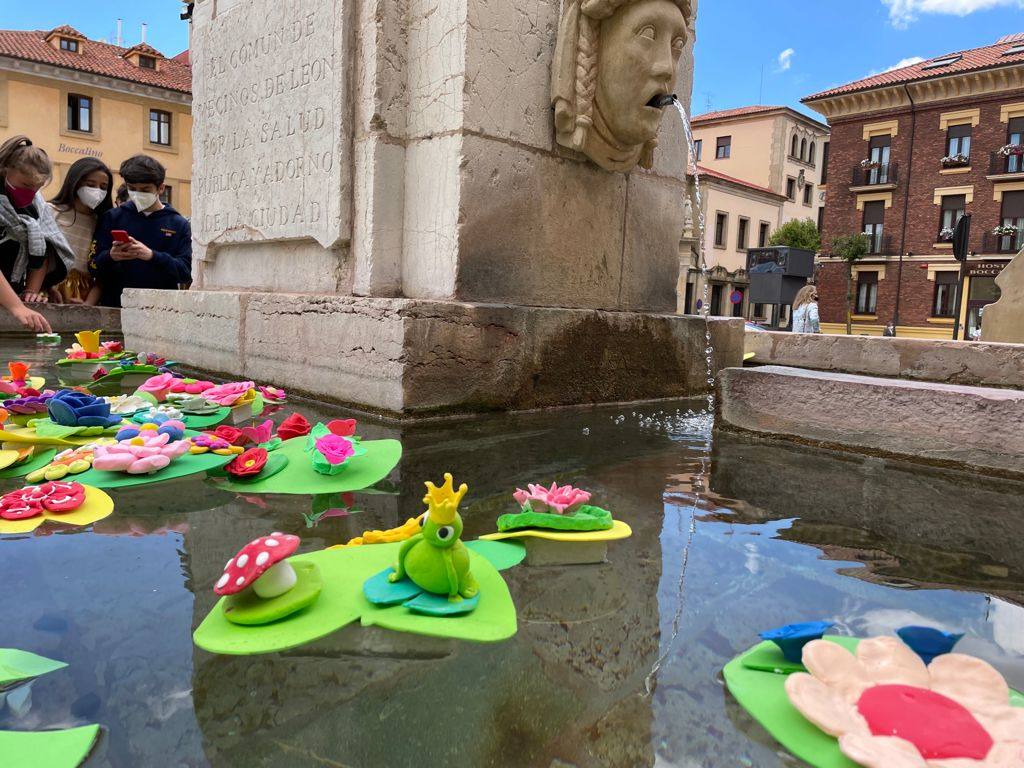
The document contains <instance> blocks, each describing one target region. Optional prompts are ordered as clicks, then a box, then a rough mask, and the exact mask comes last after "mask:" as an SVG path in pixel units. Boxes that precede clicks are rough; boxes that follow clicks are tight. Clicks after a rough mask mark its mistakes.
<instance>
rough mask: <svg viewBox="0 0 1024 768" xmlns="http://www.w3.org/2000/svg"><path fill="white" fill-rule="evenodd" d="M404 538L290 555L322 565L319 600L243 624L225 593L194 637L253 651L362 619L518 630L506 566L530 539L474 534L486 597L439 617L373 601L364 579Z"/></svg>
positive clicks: (388, 560) (432, 629)
mask: <svg viewBox="0 0 1024 768" xmlns="http://www.w3.org/2000/svg"><path fill="white" fill-rule="evenodd" d="M401 546H402V544H400V543H394V544H379V545H376V546H372V547H344V548H340V549H329V550H320V551H318V552H309V553H306V554H303V555H294V556H293V557H291V558H290V559H289V561H288V562H289V563H291V565H292V566H293V567H294V568H296V569H297V568H298V566H299V564H300V563H311V564H314V565H316V566H317V567H318V568H319V570H320V573H321V577H322V581H323V588H322V591H321V593H320V597H319V598H318V599H317V601H316V602H315V603H314V604H313V605H311V606H309V607H308V608H307V609H305V610H302V611H298V612H296V613H294V614H292V615H290V616H289V617H288V618H287V619H286V620H284V621H275V622H273V623H270V624H264V625H259V626H239V625H237V624H234V623H232V622H231V621H229V620H228V618H227V617H226V616H225V614H224V607H223V606H224V603H225V601H226V598H224V599H222V600H221V602H220V603H219V604H218V605H216V606H214V607H213V609H212V610H211V611H210V613H209V614H208V615H207V616H206V618H205V619H204V620H203V621H202V623H201V624H200V625H199V627H198V628H197V629H196V631H195V633H194V634H193V639H194V640H195V643H196V645H197V646H199V647H200V648H203V649H205V650H207V651H210V652H212V653H224V654H234V655H253V654H260V653H274V652H277V651H283V650H287V649H289V648H295V647H298V646H301V645H305V644H307V643H311V642H313V641H315V640H317V639H319V638H322V637H325V636H326V635H329V634H331V633H332V632H335V631H337V630H339V629H341V628H342V627H344V626H346V625H348V624H351V623H353V622H356V621H358V622H360V623H361V624H362V626H364V627H370V626H377V627H381V628H383V629H389V630H393V631H396V632H410V633H414V634H420V635H427V636H431V637H441V638H451V639H456V640H465V641H469V642H478V643H492V642H499V641H501V640H506V639H508V638H509V637H512V636H513V635H515V633H516V609H515V605H514V604H513V603H512V598H511V596H510V595H509V592H508V586H507V585H506V584H505V580H504V579H503V578H502V577H501V574H500V573H498V569H499V568H508V567H511V566H512V565H514V564H515V563H516V562H518V559H517V553H520V554H518V558H519V559H521V550H522V547H519V546H517V545H512V544H484V543H483V542H476V541H471V542H467V544H466V546H467V548H468V549H469V557H470V568H471V570H472V572H473V574H475V575H476V578H477V581H478V582H479V586H480V591H481V595H482V597H481V599H480V602H479V604H478V606H477V608H476V610H474V611H473V612H472V613H469V614H464V615H461V616H444V617H435V616H427V615H423V614H418V613H414V612H412V611H410V610H409V609H408V608H406V607H404V606H402V605H396V606H390V607H389V606H377V605H373V604H372V603H370V602H368V601H367V600H366V598H365V597H364V596H363V591H362V584H363V582H364V581H365V580H366V579H368V578H370V577H372V576H373V574H376V573H379V572H380V571H381V570H382V569H384V568H386V567H387V566H388V565H389V564H392V563H394V562H395V561H396V559H397V557H398V553H399V550H400V548H401ZM492 558H493V561H492ZM236 578H237V577H236ZM442 600H444V602H447V600H446V599H444V598H442Z"/></svg>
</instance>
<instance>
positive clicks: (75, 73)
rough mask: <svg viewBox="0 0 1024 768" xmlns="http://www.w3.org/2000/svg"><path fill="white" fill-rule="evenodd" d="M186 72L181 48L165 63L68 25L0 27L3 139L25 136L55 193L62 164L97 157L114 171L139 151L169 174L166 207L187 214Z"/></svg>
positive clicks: (139, 48) (150, 51)
mask: <svg viewBox="0 0 1024 768" xmlns="http://www.w3.org/2000/svg"><path fill="white" fill-rule="evenodd" d="M191 90H192V71H191V67H190V66H189V60H188V52H187V51H186V52H184V53H182V54H179V55H178V56H175V57H173V58H166V57H165V56H164V55H163V54H161V53H160V52H159V51H157V50H156V49H155V48H153V47H151V46H149V45H147V44H145V43H140V44H138V45H135V46H132V47H129V48H124V47H120V46H116V45H110V44H108V43H103V42H99V41H96V40H90V39H88V38H86V37H85V36H83V35H82V34H81V33H79V32H78V31H77V30H75V29H73V28H72V27H68V26H61V27H57V28H56V29H52V30H49V31H24V30H0V141H2V140H4V139H6V138H8V137H10V136H13V135H17V134H25V135H26V136H29V137H30V138H31V139H32V141H33V142H34V143H35V144H37V145H39V146H40V147H42V148H43V149H45V150H46V151H47V153H48V154H49V155H50V158H51V159H52V160H53V163H54V180H53V182H52V183H51V184H50V186H49V187H48V188H47V189H46V190H44V192H43V194H44V195H45V196H46V197H50V196H52V195H53V194H54V193H56V191H57V189H58V187H59V186H60V183H61V181H62V180H63V178H64V175H65V173H66V172H67V169H68V167H69V166H70V165H71V164H72V163H73V162H75V160H78V159H79V158H82V157H96V158H99V159H100V160H102V161H103V162H105V163H106V164H107V165H108V166H109V167H110V169H111V170H112V171H113V172H114V178H115V184H120V183H121V180H120V178H119V177H118V175H117V169H118V166H120V164H121V162H122V161H123V160H125V159H126V158H128V157H130V156H132V155H135V154H139V153H144V154H147V155H151V156H152V157H154V158H156V159H157V160H159V161H160V163H161V164H163V165H164V166H165V167H166V168H167V187H168V192H167V195H166V199H165V202H167V203H170V204H171V205H172V206H174V208H176V209H177V210H178V211H179V212H180V213H181V214H182V215H183V216H186V217H187V216H189V215H190V212H191V178H192V93H191Z"/></svg>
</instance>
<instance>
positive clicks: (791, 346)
mask: <svg viewBox="0 0 1024 768" xmlns="http://www.w3.org/2000/svg"><path fill="white" fill-rule="evenodd" d="M746 350H747V351H748V352H753V353H754V354H755V357H754V362H755V363H757V364H765V365H788V366H792V367H794V368H813V369H817V370H824V371H836V372H841V373H857V374H866V375H869V376H890V377H894V378H900V379H913V380H917V381H937V382H943V383H946V384H964V385H968V386H985V387H1013V388H1017V389H1024V344H986V343H980V342H965V341H940V340H936V339H905V338H884V337H880V336H838V335H836V336H831V335H827V334H804V333H777V332H766V333H761V332H753V333H747V334H746Z"/></svg>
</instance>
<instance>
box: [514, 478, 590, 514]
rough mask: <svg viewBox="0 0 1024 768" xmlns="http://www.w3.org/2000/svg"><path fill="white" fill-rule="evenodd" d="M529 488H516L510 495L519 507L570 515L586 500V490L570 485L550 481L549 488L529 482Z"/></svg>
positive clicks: (587, 497) (587, 496) (587, 499)
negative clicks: (527, 489)
mask: <svg viewBox="0 0 1024 768" xmlns="http://www.w3.org/2000/svg"><path fill="white" fill-rule="evenodd" d="M527 487H528V488H529V489H530V490H529V491H524V490H522V489H521V488H517V489H516V492H515V493H513V494H512V497H513V498H514V499H515V500H516V501H517V502H518V503H519V505H520V506H521V507H524V508H525V507H529V508H530V510H531V511H533V512H550V513H551V514H555V515H571V514H573V513H574V512H576V511H577V510H579V508H580V507H582V506H583V505H584V504H586V503H587V502H588V501H590V493H589V492H588V491H583V490H580V489H579V488H573V487H572V486H571V485H563V486H559V485H558V483H552V484H551V487H550V488H545V487H544V486H543V485H534V484H533V483H530V484H529V485H528V486H527Z"/></svg>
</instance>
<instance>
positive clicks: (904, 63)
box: [867, 56, 927, 77]
mask: <svg viewBox="0 0 1024 768" xmlns="http://www.w3.org/2000/svg"><path fill="white" fill-rule="evenodd" d="M922 61H927V59H923V58H921V57H920V56H909V57H907V58H905V59H900V60H899V61H897V62H896V63H895V64H893V65H892V66H891V67H886V68H885V69H876V70H875V71H874V72H870V73H868V75H867V76H868V77H874V76H875V75H880V74H882V73H883V72H893V71H895V70H897V69H903V68H904V67H909V66H910V65H911V64H920V63H921V62H922Z"/></svg>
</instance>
